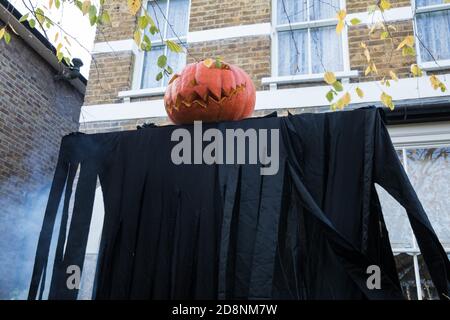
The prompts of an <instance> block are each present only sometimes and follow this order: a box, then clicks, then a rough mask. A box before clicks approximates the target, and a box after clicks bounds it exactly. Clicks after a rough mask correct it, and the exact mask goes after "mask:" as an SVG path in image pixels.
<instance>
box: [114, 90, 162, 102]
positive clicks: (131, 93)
mask: <svg viewBox="0 0 450 320" xmlns="http://www.w3.org/2000/svg"><path fill="white" fill-rule="evenodd" d="M164 92H166V87H158V88H146V89H135V90H127V91H119V94H118V97H119V98H122V99H123V101H124V102H129V101H130V99H131V98H142V97H154V96H162V95H164Z"/></svg>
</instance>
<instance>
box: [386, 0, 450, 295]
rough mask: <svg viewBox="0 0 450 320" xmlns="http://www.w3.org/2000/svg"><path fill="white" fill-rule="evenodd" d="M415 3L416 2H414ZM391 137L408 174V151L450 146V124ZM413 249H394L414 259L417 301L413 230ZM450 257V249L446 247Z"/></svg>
mask: <svg viewBox="0 0 450 320" xmlns="http://www.w3.org/2000/svg"><path fill="white" fill-rule="evenodd" d="M413 1H414V0H413ZM388 131H389V135H390V137H391V139H392V141H393V144H394V147H395V149H396V150H402V162H403V167H404V169H405V171H406V173H408V160H407V156H406V150H408V149H415V148H438V147H443V146H450V122H442V123H421V124H414V125H394V126H389V127H388ZM411 237H412V238H411V240H412V245H413V246H412V247H405V248H401V247H397V248H392V251H393V253H394V256H396V255H399V254H402V253H405V254H407V255H410V256H412V257H413V266H414V277H415V281H416V289H417V299H418V300H422V299H423V298H422V286H421V282H420V270H419V260H418V256H419V255H420V254H421V252H420V249H419V247H418V245H417V241H416V238H415V236H414V233H413V232H412V230H411ZM444 250H445V252H446V253H447V255H450V247H444Z"/></svg>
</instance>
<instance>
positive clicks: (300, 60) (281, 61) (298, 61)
mask: <svg viewBox="0 0 450 320" xmlns="http://www.w3.org/2000/svg"><path fill="white" fill-rule="evenodd" d="M292 37H294V39H295V42H296V43H297V48H298V51H299V52H298V53H297V50H296V47H295V43H294V41H293V39H292ZM307 43H308V31H307V30H296V31H294V32H293V33H291V32H290V31H283V32H279V33H278V73H279V75H280V76H286V75H294V74H305V73H308V44H307Z"/></svg>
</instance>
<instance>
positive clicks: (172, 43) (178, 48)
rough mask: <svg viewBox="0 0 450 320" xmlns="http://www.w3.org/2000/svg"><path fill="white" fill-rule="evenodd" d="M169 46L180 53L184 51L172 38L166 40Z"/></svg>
mask: <svg viewBox="0 0 450 320" xmlns="http://www.w3.org/2000/svg"><path fill="white" fill-rule="evenodd" d="M166 44H167V47H168V48H169V50H170V51H172V52H176V53H180V52H183V48H182V47H181V46H180V45H179V44H178V43H176V42H173V41H172V40H166Z"/></svg>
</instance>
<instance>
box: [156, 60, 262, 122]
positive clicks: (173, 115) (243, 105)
mask: <svg viewBox="0 0 450 320" xmlns="http://www.w3.org/2000/svg"><path fill="white" fill-rule="evenodd" d="M255 101H256V92H255V86H254V85H253V82H252V80H251V79H250V77H249V76H248V74H247V73H245V71H243V70H242V69H241V68H239V67H236V66H234V65H231V64H227V63H225V62H220V61H217V62H215V61H214V60H212V59H206V60H204V61H201V62H197V63H191V64H188V65H187V66H186V67H185V68H184V69H183V71H181V73H180V74H175V75H174V76H173V77H172V79H170V81H169V84H168V86H167V89H166V93H165V95H164V105H165V107H166V112H167V114H168V116H169V118H170V119H171V120H172V121H173V122H174V123H175V124H189V123H192V122H194V121H195V120H201V121H204V122H217V121H229V120H240V119H243V118H247V117H249V116H250V115H251V114H252V112H253V110H254V109H255Z"/></svg>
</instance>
